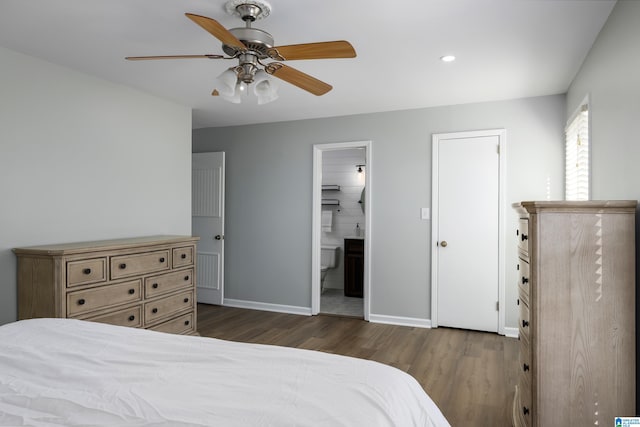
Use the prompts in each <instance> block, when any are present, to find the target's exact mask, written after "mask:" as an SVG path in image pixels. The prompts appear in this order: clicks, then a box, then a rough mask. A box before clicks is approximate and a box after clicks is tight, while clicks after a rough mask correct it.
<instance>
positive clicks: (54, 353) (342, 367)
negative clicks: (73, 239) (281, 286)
mask: <svg viewBox="0 0 640 427" xmlns="http://www.w3.org/2000/svg"><path fill="white" fill-rule="evenodd" d="M0 425H2V426H8V425H10V426H23V425H29V426H59V425H68V426H109V427H116V426H176V427H178V426H221V427H227V426H252V427H254V426H274V427H284V426H313V427H318V426H358V427H373V426H398V427H409V426H432V427H435V426H448V425H449V424H448V423H447V421H446V420H445V418H444V417H443V416H442V414H441V412H440V410H439V409H438V408H437V407H436V405H435V404H434V403H433V401H432V400H431V399H430V398H429V397H428V396H427V395H426V394H425V393H424V391H423V390H422V388H421V387H420V385H419V384H418V382H417V381H416V380H415V379H414V378H413V377H411V376H410V375H408V374H406V373H404V372H402V371H400V370H398V369H395V368H392V367H390V366H387V365H383V364H380V363H377V362H372V361H367V360H361V359H356V358H351V357H345V356H338V355H332V354H326V353H321V352H317V351H309V350H299V349H292V348H285V347H277V346H268V345H259V344H246V343H235V342H229V341H222V340H217V339H212V338H201V337H192V336H178V335H170V334H164V333H159V332H152V331H146V330H141V329H133V328H125V327H118V326H111V325H105V324H100V323H92V322H83V321H79V320H69V319H33V320H23V321H20V322H15V323H11V324H7V325H4V326H1V327H0Z"/></svg>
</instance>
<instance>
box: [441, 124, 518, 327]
mask: <svg viewBox="0 0 640 427" xmlns="http://www.w3.org/2000/svg"><path fill="white" fill-rule="evenodd" d="M487 136H497V137H498V141H499V142H498V147H499V148H498V149H499V154H500V156H499V160H498V162H499V168H500V171H499V174H498V176H499V178H498V181H499V184H498V186H499V190H498V217H499V218H498V234H499V236H498V334H500V335H504V333H505V331H504V328H505V236H506V234H505V223H506V221H505V211H506V203H505V200H506V199H505V195H506V193H507V192H506V176H507V174H506V158H507V155H506V154H507V131H506V130H505V129H490V130H481V131H470V132H453V133H439V134H433V136H432V138H431V144H432V145H431V148H432V152H431V162H432V164H431V210H432V215H431V327H433V328H437V327H438V247H437V244H438V226H439V224H438V221H439V217H438V216H439V206H438V198H439V194H438V185H439V180H438V177H439V172H438V163H439V157H438V156H439V154H438V144H439V143H440V141H441V140H446V139H452V138H455V139H458V138H476V137H487ZM469 212H470V214H471V215H473V209H472V207H471V206H470V207H469Z"/></svg>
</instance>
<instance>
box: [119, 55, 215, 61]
mask: <svg viewBox="0 0 640 427" xmlns="http://www.w3.org/2000/svg"><path fill="white" fill-rule="evenodd" d="M193 58H209V59H222V58H224V56H222V55H162V56H127V57H126V58H124V59H127V60H129V61H146V60H150V59H193Z"/></svg>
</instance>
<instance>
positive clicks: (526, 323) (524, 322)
mask: <svg viewBox="0 0 640 427" xmlns="http://www.w3.org/2000/svg"><path fill="white" fill-rule="evenodd" d="M527 326H529V321H528V320H524V319H522V327H523V328H526V327H527Z"/></svg>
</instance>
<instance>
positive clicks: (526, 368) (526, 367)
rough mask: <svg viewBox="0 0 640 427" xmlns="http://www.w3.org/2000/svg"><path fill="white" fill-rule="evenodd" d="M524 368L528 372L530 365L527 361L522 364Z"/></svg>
mask: <svg viewBox="0 0 640 427" xmlns="http://www.w3.org/2000/svg"><path fill="white" fill-rule="evenodd" d="M522 370H523V371H525V372H527V371H528V370H529V365H527V364H526V363H525V364H523V365H522Z"/></svg>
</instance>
